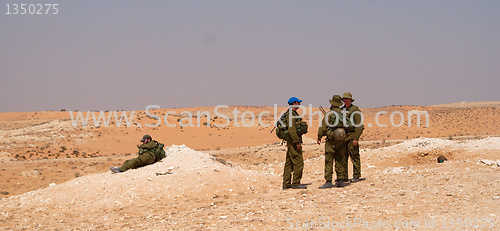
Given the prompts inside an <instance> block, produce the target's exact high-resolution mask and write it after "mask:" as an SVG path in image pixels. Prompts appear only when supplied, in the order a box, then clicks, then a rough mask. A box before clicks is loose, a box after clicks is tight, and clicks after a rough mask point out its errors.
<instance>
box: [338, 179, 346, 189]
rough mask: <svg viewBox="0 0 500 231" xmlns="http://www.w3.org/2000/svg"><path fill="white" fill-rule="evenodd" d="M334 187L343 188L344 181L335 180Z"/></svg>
mask: <svg viewBox="0 0 500 231" xmlns="http://www.w3.org/2000/svg"><path fill="white" fill-rule="evenodd" d="M336 186H337V187H339V188H342V187H345V183H344V180H337V184H336Z"/></svg>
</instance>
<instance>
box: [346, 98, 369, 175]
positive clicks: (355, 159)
mask: <svg viewBox="0 0 500 231" xmlns="http://www.w3.org/2000/svg"><path fill="white" fill-rule="evenodd" d="M342 98H348V99H351V102H352V101H354V99H353V98H352V94H351V93H349V92H346V93H344V96H343V97H342ZM343 110H347V117H348V118H350V119H351V121H352V122H353V124H354V125H355V126H354V131H351V132H349V133H348V134H347V135H346V141H347V153H348V157H347V159H348V158H349V157H351V162H352V167H353V168H352V175H353V178H360V177H361V158H360V155H359V142H358V145H357V146H354V145H353V141H354V140H355V141H359V137H361V134H362V133H363V130H364V129H365V127H364V126H363V124H361V122H362V121H361V119H362V118H361V110H359V108H358V106H356V105H353V104H352V103H351V105H350V106H349V107H348V108H344V109H343ZM355 112H357V113H355ZM353 113H355V114H354V116H352V117H353V118H351V115H353ZM346 161H347V160H346Z"/></svg>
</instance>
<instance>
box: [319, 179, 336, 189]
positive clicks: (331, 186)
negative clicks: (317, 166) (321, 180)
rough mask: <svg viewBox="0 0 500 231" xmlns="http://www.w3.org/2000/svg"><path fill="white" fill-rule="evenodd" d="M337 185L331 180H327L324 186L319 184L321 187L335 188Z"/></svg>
mask: <svg viewBox="0 0 500 231" xmlns="http://www.w3.org/2000/svg"><path fill="white" fill-rule="evenodd" d="M333 187H335V185H333V183H332V182H331V181H327V182H326V183H325V184H324V185H323V186H319V187H318V188H320V189H326V188H333Z"/></svg>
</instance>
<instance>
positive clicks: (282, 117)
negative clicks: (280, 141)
mask: <svg viewBox="0 0 500 231" xmlns="http://www.w3.org/2000/svg"><path fill="white" fill-rule="evenodd" d="M286 114H287V113H286V112H284V113H283V115H281V118H280V119H279V120H278V121H276V124H275V125H274V128H273V130H271V132H270V133H273V131H274V129H276V128H277V127H278V123H279V122H280V121H283V119H284V118H285V116H286Z"/></svg>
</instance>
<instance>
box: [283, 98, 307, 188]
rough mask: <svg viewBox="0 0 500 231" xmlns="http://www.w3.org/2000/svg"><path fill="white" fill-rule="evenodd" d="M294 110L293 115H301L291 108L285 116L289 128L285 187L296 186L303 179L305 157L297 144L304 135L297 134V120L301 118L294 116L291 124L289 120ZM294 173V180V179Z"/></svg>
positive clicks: (285, 122)
mask: <svg viewBox="0 0 500 231" xmlns="http://www.w3.org/2000/svg"><path fill="white" fill-rule="evenodd" d="M290 111H291V112H292V115H293V116H299V114H298V113H297V112H296V111H294V110H292V108H290V109H289V111H288V112H287V114H288V115H286V116H285V118H284V121H283V123H284V124H285V125H286V126H287V128H288V133H289V134H290V136H289V137H287V138H286V148H287V150H286V159H285V167H284V171H283V187H295V186H299V185H300V180H301V179H302V171H303V169H304V158H303V156H302V150H300V151H298V150H297V144H301V143H302V136H299V135H298V134H297V126H296V125H297V122H298V121H299V120H301V119H300V118H293V119H292V121H291V125H290V123H289V122H288V119H289V117H290V116H289V113H290ZM292 173H293V181H292Z"/></svg>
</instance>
